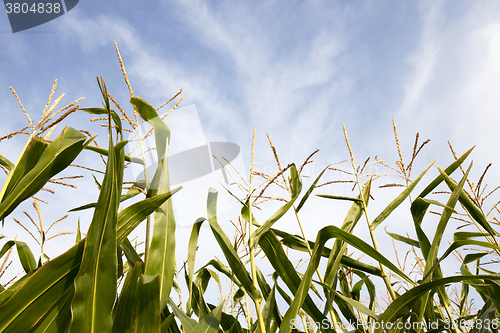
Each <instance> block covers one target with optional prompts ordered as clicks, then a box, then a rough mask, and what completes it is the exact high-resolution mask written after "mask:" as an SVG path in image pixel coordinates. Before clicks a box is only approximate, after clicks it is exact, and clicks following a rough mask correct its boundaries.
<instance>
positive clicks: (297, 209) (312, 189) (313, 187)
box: [295, 166, 330, 213]
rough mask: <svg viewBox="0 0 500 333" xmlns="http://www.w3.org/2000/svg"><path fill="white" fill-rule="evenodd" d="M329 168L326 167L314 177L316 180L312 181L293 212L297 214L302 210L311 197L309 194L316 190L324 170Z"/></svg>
mask: <svg viewBox="0 0 500 333" xmlns="http://www.w3.org/2000/svg"><path fill="white" fill-rule="evenodd" d="M329 167H330V166H327V167H326V168H324V169H323V171H321V173H320V174H319V175H318V177H316V179H315V180H314V182H313V183H312V184H311V186H309V189H308V190H307V192H306V193H305V194H304V196H303V197H302V199H301V200H300V203H299V205H298V206H297V207H296V208H295V212H296V213H298V212H299V210H300V209H301V208H302V206H304V204H305V203H306V201H307V199H308V198H309V196H310V195H311V193H312V192H313V191H314V189H315V188H316V184H318V182H319V180H320V178H321V176H323V174H324V173H325V171H326V170H328V168H329Z"/></svg>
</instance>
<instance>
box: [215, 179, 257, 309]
mask: <svg viewBox="0 0 500 333" xmlns="http://www.w3.org/2000/svg"><path fill="white" fill-rule="evenodd" d="M207 215H208V223H209V224H210V228H211V229H212V232H213V234H214V236H215V239H216V240H217V243H218V244H219V247H220V248H221V250H222V252H223V253H224V256H225V257H226V260H227V262H228V264H229V266H230V267H231V269H232V271H233V274H234V275H235V276H236V277H237V278H238V280H239V281H240V282H241V284H242V285H243V287H244V288H245V290H246V292H247V293H248V295H249V296H250V297H251V298H252V299H253V300H255V301H257V300H260V299H261V298H262V296H261V294H260V293H259V291H258V290H257V288H255V286H254V285H253V282H252V279H251V278H250V275H249V274H248V271H247V270H246V268H245V265H243V263H242V262H241V260H240V257H239V256H238V254H237V253H236V250H235V249H234V247H233V246H232V245H231V241H230V240H229V238H227V236H226V234H225V233H224V231H222V229H221V227H220V226H219V224H218V223H217V191H216V190H215V189H213V188H210V190H209V191H208V199H207Z"/></svg>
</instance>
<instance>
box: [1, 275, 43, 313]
mask: <svg viewBox="0 0 500 333" xmlns="http://www.w3.org/2000/svg"><path fill="white" fill-rule="evenodd" d="M33 273H35V271H31V272H29V273H27V274H25V275H24V276H22V277H21V278H20V279H19V280H17V281H16V282H14V283H13V284H12V285H11V286H10V287H8V288H7V289H4V290H2V292H0V306H2V305H3V304H4V303H5V302H7V300H8V299H9V298H10V297H11V296H12V295H13V294H14V293H15V292H16V291H17V290H18V289H19V288H21V287H22V286H23V285H24V283H25V282H26V280H28V278H29V277H30V276H31V275H33Z"/></svg>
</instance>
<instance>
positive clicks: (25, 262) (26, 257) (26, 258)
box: [0, 240, 38, 273]
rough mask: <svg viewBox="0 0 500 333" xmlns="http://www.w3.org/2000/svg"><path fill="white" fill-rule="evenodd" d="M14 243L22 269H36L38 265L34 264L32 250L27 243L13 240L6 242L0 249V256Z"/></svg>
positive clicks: (27, 271)
mask: <svg viewBox="0 0 500 333" xmlns="http://www.w3.org/2000/svg"><path fill="white" fill-rule="evenodd" d="M14 245H16V249H17V254H18V256H19V261H20V262H21V265H22V266H23V269H24V271H25V272H26V273H29V272H30V271H32V270H34V269H37V267H38V266H37V265H36V260H35V256H34V255H33V252H31V250H30V248H29V247H28V245H27V244H26V243H24V242H20V241H14V240H10V241H8V242H6V243H5V244H4V245H3V247H2V249H1V250H0V258H2V257H3V256H4V254H5V253H7V251H9V250H10V248H12V247H13V246H14Z"/></svg>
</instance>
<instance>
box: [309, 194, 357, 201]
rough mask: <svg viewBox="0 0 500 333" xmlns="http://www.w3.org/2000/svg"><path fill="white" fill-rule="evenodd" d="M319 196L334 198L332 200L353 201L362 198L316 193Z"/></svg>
mask: <svg viewBox="0 0 500 333" xmlns="http://www.w3.org/2000/svg"><path fill="white" fill-rule="evenodd" d="M316 195H317V196H318V197H320V198H325V199H334V200H347V201H354V202H363V200H361V199H359V198H351V197H343V196H340V195H329V194H316Z"/></svg>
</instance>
